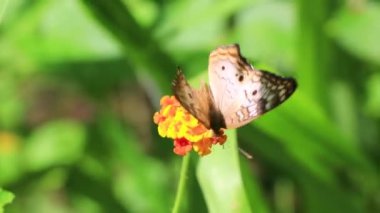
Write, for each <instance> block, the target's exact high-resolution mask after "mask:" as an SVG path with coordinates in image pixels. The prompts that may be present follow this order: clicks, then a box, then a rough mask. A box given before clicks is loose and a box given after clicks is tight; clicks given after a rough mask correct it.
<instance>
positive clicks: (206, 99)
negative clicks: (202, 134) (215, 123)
mask: <svg viewBox="0 0 380 213" xmlns="http://www.w3.org/2000/svg"><path fill="white" fill-rule="evenodd" d="M173 93H174V95H175V97H176V98H177V100H178V101H179V102H180V103H181V105H182V106H183V107H184V108H185V109H186V110H187V111H188V112H190V113H191V114H192V115H193V116H194V117H196V118H197V119H198V120H199V121H200V122H201V123H202V124H203V125H204V126H205V127H206V128H210V119H209V108H210V107H209V105H210V102H211V94H210V89H209V87H208V86H207V85H205V84H203V85H202V87H201V88H200V89H199V90H197V89H194V88H192V87H191V86H190V85H189V83H188V82H187V80H186V78H185V76H184V74H183V73H182V71H181V70H180V69H178V70H177V75H176V78H175V79H174V81H173Z"/></svg>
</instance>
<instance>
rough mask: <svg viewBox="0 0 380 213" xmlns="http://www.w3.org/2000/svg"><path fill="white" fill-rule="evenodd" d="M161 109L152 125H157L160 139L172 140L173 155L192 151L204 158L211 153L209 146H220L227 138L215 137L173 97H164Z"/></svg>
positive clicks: (222, 136) (155, 115)
mask: <svg viewBox="0 0 380 213" xmlns="http://www.w3.org/2000/svg"><path fill="white" fill-rule="evenodd" d="M160 105H161V109H160V111H159V112H156V113H155V114H154V117H153V120H154V123H156V124H157V125H158V133H159V134H160V136H161V137H168V138H172V139H174V150H173V151H174V153H176V154H177V155H182V156H183V155H186V154H187V153H188V152H190V151H191V150H194V151H195V152H197V153H198V154H199V155H201V156H204V155H207V154H209V153H210V152H211V146H212V145H215V144H220V145H222V144H223V143H224V142H225V141H226V139H227V136H226V135H225V134H224V133H223V134H220V135H215V134H214V133H213V131H212V130H209V129H207V128H206V127H205V126H203V124H201V123H200V122H199V121H198V120H197V119H196V118H195V117H194V116H192V115H191V114H190V113H189V112H187V111H186V109H185V108H183V107H182V106H181V104H180V103H179V102H178V101H177V99H176V98H175V97H174V96H164V97H162V98H161V101H160Z"/></svg>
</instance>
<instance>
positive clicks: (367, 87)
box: [0, 0, 380, 213]
mask: <svg viewBox="0 0 380 213" xmlns="http://www.w3.org/2000/svg"><path fill="white" fill-rule="evenodd" d="M379 11H380V4H379V2H378V1H360V0H357V1H330V0H321V1H306V0H298V1H290V0H288V1H275V0H255V1H248V0H238V1H236V0H221V1H220V0H208V1H206V0H181V1H162V0H112V1H110V0H92V1H90V0H82V1H75V0H65V1H53V0H44V1H42V0H40V1H27V0H14V1H7V0H6V1H0V49H1V51H0V103H1V104H0V187H2V188H5V189H7V190H9V191H11V192H12V193H13V194H15V195H16V196H17V199H15V200H14V201H13V202H12V203H11V204H9V205H7V206H6V210H7V212H52V211H54V212H168V211H170V210H172V208H173V206H174V202H175V200H176V204H177V205H176V206H175V210H176V211H178V212H207V211H210V212H283V213H287V212H380V201H379V197H380V181H379V180H380V175H379V165H380V155H379V154H378V153H380V143H379V141H380V134H379V133H380V110H379V109H380V92H379V91H380V88H379V85H380V72H379V71H380V67H379V64H380V58H379V56H380V52H379V51H380V43H379V42H378V38H379V37H380V28H379V26H380V25H379V24H378V20H379V19H380V17H379V16H380V12H379ZM229 43H239V44H240V46H241V49H242V53H243V54H244V55H245V56H247V58H249V59H250V60H251V61H252V62H253V65H254V66H255V67H258V68H262V69H267V70H271V71H272V72H277V73H280V74H283V75H287V76H294V77H295V78H296V79H297V81H298V84H299V88H298V89H297V91H296V92H295V94H294V95H293V96H292V97H291V98H290V99H289V100H288V101H286V103H284V104H283V105H281V106H280V107H278V108H277V109H275V110H274V111H272V112H270V113H268V114H266V115H265V116H263V117H262V118H259V119H257V120H256V121H254V122H252V123H251V124H249V125H247V126H245V127H243V128H240V129H238V130H228V131H227V134H228V141H227V142H226V143H225V144H224V147H217V148H215V149H214V150H213V152H212V153H211V154H210V155H209V156H206V157H198V156H197V155H191V156H189V157H188V158H185V159H187V161H184V163H183V165H185V167H186V168H188V170H182V172H180V171H181V168H180V167H181V161H182V157H178V156H176V155H175V154H173V152H172V151H173V144H172V141H170V140H167V139H163V138H160V137H159V136H158V133H157V127H156V126H155V124H153V121H152V119H153V114H154V112H155V111H157V110H158V109H159V100H160V98H161V97H162V96H163V95H171V92H170V85H171V81H172V78H173V77H174V74H175V71H176V67H177V66H178V65H180V66H181V67H182V68H183V70H184V71H185V73H186V76H188V77H189V78H191V79H192V82H194V83H195V84H197V83H199V82H200V81H202V80H205V79H206V76H207V71H206V69H207V60H208V54H209V52H210V51H211V50H212V49H214V48H215V47H217V46H219V45H222V44H229ZM238 147H240V148H242V149H243V150H245V151H247V152H249V153H250V154H251V155H253V159H251V160H250V159H247V158H245V157H244V155H241V154H239V151H238V150H239V149H238ZM179 180H181V181H182V180H184V182H181V183H183V185H181V186H183V188H181V190H178V191H177V186H178V182H179ZM177 193H180V194H181V196H180V199H178V196H177V199H175V198H176V194H177ZM12 197H13V196H12V195H11V194H10V193H8V192H5V191H0V208H1V207H2V206H4V204H6V203H9V202H10V201H11V200H12ZM4 198H5V199H4Z"/></svg>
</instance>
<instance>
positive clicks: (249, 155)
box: [239, 147, 253, 160]
mask: <svg viewBox="0 0 380 213" xmlns="http://www.w3.org/2000/svg"><path fill="white" fill-rule="evenodd" d="M239 152H240V153H241V154H242V155H244V156H245V157H246V158H247V159H248V160H251V159H252V158H253V156H252V155H251V154H249V153H248V152H247V151H245V150H244V149H242V148H240V147H239Z"/></svg>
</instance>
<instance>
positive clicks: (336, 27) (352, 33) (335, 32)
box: [327, 3, 380, 64]
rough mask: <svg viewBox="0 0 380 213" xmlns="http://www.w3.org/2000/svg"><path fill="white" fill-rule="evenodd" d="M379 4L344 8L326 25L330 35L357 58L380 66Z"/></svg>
mask: <svg viewBox="0 0 380 213" xmlns="http://www.w3.org/2000/svg"><path fill="white" fill-rule="evenodd" d="M379 20H380V4H378V3H369V4H367V5H365V7H364V6H363V8H350V7H344V8H342V9H341V11H339V12H338V13H337V15H336V16H335V17H334V18H333V19H332V20H331V21H330V23H329V24H328V25H327V27H328V28H327V30H328V33H330V35H331V36H332V37H333V38H335V40H336V42H337V43H339V44H340V45H342V46H343V47H344V48H345V49H346V50H347V51H349V52H351V53H352V54H354V55H356V56H357V57H359V58H361V59H364V60H367V61H370V62H373V63H377V64H380V43H379V38H380V24H379Z"/></svg>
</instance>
